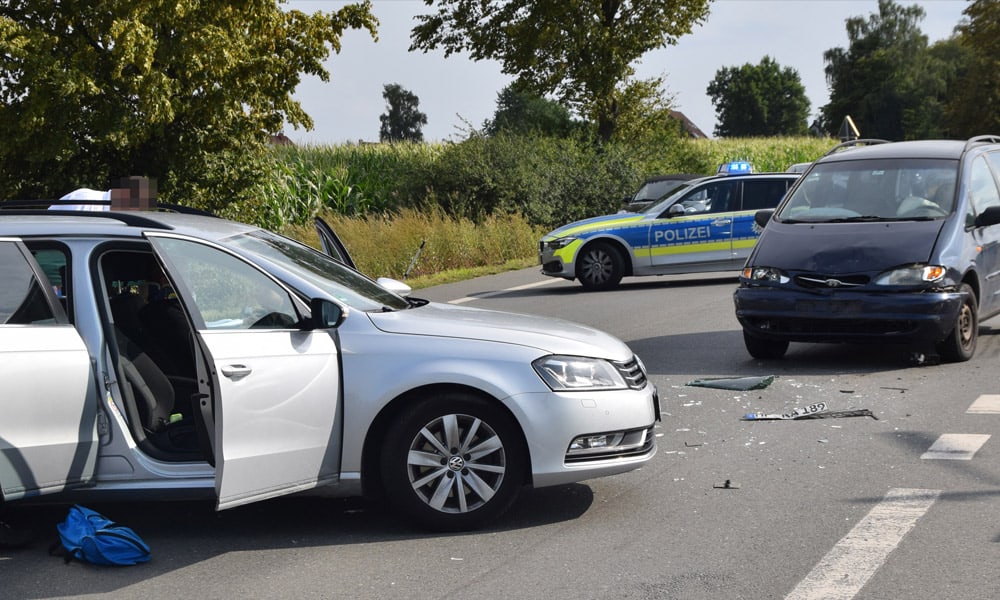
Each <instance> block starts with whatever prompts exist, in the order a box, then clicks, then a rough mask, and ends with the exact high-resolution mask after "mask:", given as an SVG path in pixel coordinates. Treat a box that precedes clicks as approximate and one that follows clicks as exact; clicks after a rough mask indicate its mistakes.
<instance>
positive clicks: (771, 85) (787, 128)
mask: <svg viewBox="0 0 1000 600" xmlns="http://www.w3.org/2000/svg"><path fill="white" fill-rule="evenodd" d="M708 95H709V96H710V97H711V98H712V105H713V106H715V111H716V115H717V117H718V121H719V122H718V124H717V125H716V126H715V134H716V135H718V136H723V137H750V136H773V135H805V134H806V133H807V127H806V119H807V118H808V116H809V99H808V98H806V88H805V86H803V85H802V80H801V79H799V74H798V72H797V71H796V70H795V69H792V68H790V67H785V68H784V69H782V68H781V66H780V65H778V63H776V62H774V59H772V58H771V57H769V56H765V57H764V58H762V59H761V61H760V64H759V65H752V64H750V63H746V64H745V65H743V66H742V67H725V68H722V69H719V70H718V71H716V73H715V79H713V80H712V82H711V83H709V84H708Z"/></svg>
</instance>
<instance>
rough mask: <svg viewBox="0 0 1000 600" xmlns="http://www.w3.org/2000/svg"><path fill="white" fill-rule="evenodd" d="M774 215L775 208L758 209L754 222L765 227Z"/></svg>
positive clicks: (754, 215)
mask: <svg viewBox="0 0 1000 600" xmlns="http://www.w3.org/2000/svg"><path fill="white" fill-rule="evenodd" d="M772 215H774V209H773V208H765V209H764V210H758V211H757V212H755V213H754V214H753V222H754V223H756V224H757V227H760V228H761V229H764V228H765V227H767V224H768V223H769V222H770V221H771V216H772Z"/></svg>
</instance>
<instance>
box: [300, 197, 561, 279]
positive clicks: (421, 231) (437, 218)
mask: <svg viewBox="0 0 1000 600" xmlns="http://www.w3.org/2000/svg"><path fill="white" fill-rule="evenodd" d="M320 216H322V217H323V219H324V220H325V221H326V222H327V223H328V224H329V225H330V226H331V227H332V228H333V230H334V231H336V232H337V236H338V237H340V240H341V241H342V242H343V243H344V245H345V246H346V247H347V249H348V251H349V252H350V253H351V257H352V258H353V259H354V261H355V262H356V263H357V266H358V269H359V270H360V271H361V272H363V273H367V274H369V275H372V276H386V277H393V278H396V279H400V280H404V279H409V278H414V277H421V276H426V275H430V274H434V273H440V272H442V271H449V270H456V269H469V268H473V267H479V266H483V265H500V264H505V263H508V262H510V261H512V260H517V259H522V260H523V259H527V258H531V257H533V256H534V255H535V254H536V253H537V251H538V250H537V248H538V239H539V238H540V237H541V235H542V234H543V233H544V231H542V230H541V229H539V228H536V227H532V226H531V225H530V224H528V222H527V221H526V220H525V219H524V218H523V217H521V216H519V215H492V216H490V217H488V218H486V219H485V220H484V221H483V222H481V223H473V222H472V221H471V220H469V219H464V218H453V217H449V216H448V215H446V214H445V213H444V211H442V210H440V209H435V208H431V209H428V210H416V209H412V208H404V209H402V210H400V211H399V212H398V213H395V214H382V215H368V216H364V217H350V216H347V215H342V214H339V213H335V212H332V211H329V210H328V211H325V212H323V213H321V215H320ZM284 233H285V234H286V235H289V236H291V237H294V238H297V239H300V240H303V241H304V242H306V243H307V244H309V245H311V246H313V247H316V248H318V247H319V238H318V237H317V236H316V233H315V231H314V230H313V228H312V226H311V225H310V226H305V225H292V226H289V227H286V228H285V230H284ZM414 259H415V260H414Z"/></svg>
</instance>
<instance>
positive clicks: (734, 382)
mask: <svg viewBox="0 0 1000 600" xmlns="http://www.w3.org/2000/svg"><path fill="white" fill-rule="evenodd" d="M773 381H774V375H765V376H763V377H718V378H714V379H695V380H694V381H689V382H687V385H690V386H693V387H706V388H717V389H720V390H739V391H747V390H762V389H764V388H766V387H767V386H769V385H771V382H773Z"/></svg>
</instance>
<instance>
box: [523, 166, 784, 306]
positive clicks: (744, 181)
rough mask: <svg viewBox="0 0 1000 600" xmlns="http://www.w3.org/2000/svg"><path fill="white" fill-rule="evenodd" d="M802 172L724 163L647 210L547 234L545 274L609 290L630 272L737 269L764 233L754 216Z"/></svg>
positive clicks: (543, 260) (543, 257)
mask: <svg viewBox="0 0 1000 600" xmlns="http://www.w3.org/2000/svg"><path fill="white" fill-rule="evenodd" d="M799 176H800V174H797V173H758V174H755V173H752V168H751V166H750V164H749V163H747V162H744V161H739V162H733V163H726V164H724V165H722V166H721V167H720V168H719V173H718V174H717V175H714V176H710V177H705V178H702V179H697V180H694V181H692V182H690V184H689V185H687V186H684V187H683V188H682V189H680V190H678V191H677V192H675V193H674V194H672V195H671V196H669V197H668V198H666V199H664V200H663V201H661V202H658V203H657V204H655V205H653V206H650V207H649V208H647V209H646V210H645V211H643V212H640V213H635V214H631V213H619V214H615V215H606V216H602V217H594V218H592V219H585V220H583V221H577V222H575V223H570V224H569V225H564V226H562V227H560V228H559V229H556V230H555V231H552V232H551V233H549V234H547V235H545V236H544V237H543V238H542V240H541V242H540V244H539V262H540V264H541V266H542V274H544V275H549V276H552V277H562V278H564V279H569V280H574V279H578V280H579V281H580V283H581V284H582V285H583V287H584V288H585V289H588V290H607V289H612V288H614V287H616V286H617V285H618V283H619V282H620V281H621V279H622V277H626V276H641V275H667V274H675V273H695V272H709V271H738V270H739V269H740V268H741V267H742V266H743V262H744V261H745V260H746V258H747V256H748V255H749V254H750V250H751V248H753V245H754V243H756V241H757V237H758V236H759V235H760V228H759V227H758V226H757V225H755V224H754V219H753V216H754V213H755V212H756V211H757V210H761V209H764V208H774V207H775V206H777V205H778V202H779V201H780V200H781V199H782V197H784V195H785V192H786V191H787V190H788V188H790V187H791V186H792V184H793V183H794V182H795V181H796V180H797V179H798V178H799Z"/></svg>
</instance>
